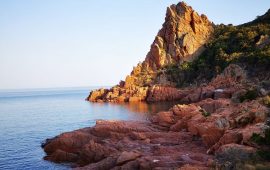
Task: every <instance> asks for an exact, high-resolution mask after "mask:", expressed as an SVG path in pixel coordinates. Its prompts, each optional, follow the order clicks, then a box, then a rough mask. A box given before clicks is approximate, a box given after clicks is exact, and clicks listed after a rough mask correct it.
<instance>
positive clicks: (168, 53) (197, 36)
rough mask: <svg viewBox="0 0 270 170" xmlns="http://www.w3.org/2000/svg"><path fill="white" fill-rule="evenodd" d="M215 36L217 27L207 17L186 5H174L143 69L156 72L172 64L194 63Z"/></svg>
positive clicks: (169, 9) (168, 12)
mask: <svg viewBox="0 0 270 170" xmlns="http://www.w3.org/2000/svg"><path fill="white" fill-rule="evenodd" d="M212 32H213V25H212V23H211V22H210V21H209V20H208V19H207V17H206V16H205V15H199V14H198V13H197V12H195V11H194V10H193V9H192V7H190V6H188V5H187V4H186V3H185V2H180V3H178V4H177V5H171V6H170V7H168V8H167V12H166V17H165V22H164V24H163V25H162V28H161V30H160V31H159V32H158V34H157V36H156V38H155V40H154V42H153V44H152V45H151V49H150V51H149V53H148V54H147V56H146V59H145V61H144V62H143V64H142V66H143V68H144V69H146V70H151V71H155V70H157V69H159V68H162V67H164V66H166V65H169V64H174V63H178V62H183V61H191V60H193V59H194V58H196V57H197V56H198V55H199V54H200V53H201V52H202V51H203V50H204V46H203V45H204V44H205V43H206V42H207V40H208V39H209V36H210V35H211V33H212Z"/></svg>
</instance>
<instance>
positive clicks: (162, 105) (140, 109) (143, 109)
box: [93, 102, 179, 116]
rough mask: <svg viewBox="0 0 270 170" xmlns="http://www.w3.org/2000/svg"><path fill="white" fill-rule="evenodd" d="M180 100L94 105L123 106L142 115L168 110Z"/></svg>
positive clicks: (100, 104)
mask: <svg viewBox="0 0 270 170" xmlns="http://www.w3.org/2000/svg"><path fill="white" fill-rule="evenodd" d="M178 103H179V102H155V103H146V102H130V103H94V104H93V105H98V106H105V105H111V106H121V107H123V108H125V109H126V110H128V111H129V112H133V113H138V114H139V115H142V116H149V115H154V114H156V113H157V112H160V111H167V110H169V109H170V108H171V107H173V106H174V105H176V104H178Z"/></svg>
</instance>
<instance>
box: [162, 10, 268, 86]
mask: <svg viewBox="0 0 270 170" xmlns="http://www.w3.org/2000/svg"><path fill="white" fill-rule="evenodd" d="M268 18H270V11H268V12H267V13H266V14H265V15H263V16H261V17H258V18H257V19H256V20H254V21H252V22H249V23H247V24H243V25H239V26H233V25H223V24H221V25H216V26H215V28H214V30H215V31H214V33H213V35H212V37H211V39H210V40H209V42H208V43H207V44H206V50H205V51H204V52H203V53H202V54H201V55H200V56H199V57H198V59H197V60H194V61H192V62H184V63H182V64H174V65H170V66H167V67H165V68H164V70H165V72H166V74H167V76H168V77H169V80H170V81H173V82H175V83H176V84H177V86H180V87H181V86H184V85H189V84H190V83H194V82H196V81H197V82H198V83H200V82H204V81H207V80H210V79H212V78H213V77H214V76H216V75H217V74H219V73H221V72H222V71H223V70H224V69H225V68H226V67H227V66H228V65H229V64H232V63H236V64H238V65H240V66H242V67H243V68H245V69H246V70H248V71H249V72H248V73H249V74H250V75H251V76H258V75H257V73H256V70H257V69H260V70H264V71H265V70H267V69H268V68H269V66H270V37H269V35H270V22H269V19H268ZM260 73H262V72H260ZM264 76H265V75H264ZM264 76H263V77H262V76H260V75H259V76H258V78H260V79H261V78H269V77H264ZM266 76H267V75H266ZM268 76H269V75H268Z"/></svg>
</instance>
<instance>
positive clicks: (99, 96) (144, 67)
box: [87, 2, 213, 102]
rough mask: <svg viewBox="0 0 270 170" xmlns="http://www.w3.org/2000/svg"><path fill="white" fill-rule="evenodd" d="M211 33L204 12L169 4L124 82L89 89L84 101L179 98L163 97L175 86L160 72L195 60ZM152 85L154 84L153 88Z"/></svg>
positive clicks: (179, 4)
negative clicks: (140, 59)
mask: <svg viewBox="0 0 270 170" xmlns="http://www.w3.org/2000/svg"><path fill="white" fill-rule="evenodd" d="M212 32H213V25H212V23H211V22H210V21H209V20H208V19H207V17H206V16H205V15H201V16H200V15H198V13H197V12H195V11H194V10H193V9H192V8H191V7H190V6H187V5H186V4H185V3H184V2H180V3H178V4H177V5H171V6H170V7H168V9H167V12H166V18H165V22H164V24H163V26H162V28H161V30H160V31H159V32H158V34H157V36H156V37H155V40H154V42H153V44H152V45H151V48H150V51H149V52H148V54H147V55H146V58H145V60H144V61H143V62H142V63H139V64H138V65H137V66H136V67H134V69H133V71H132V72H131V74H130V75H128V76H127V77H126V80H125V81H121V82H120V83H119V85H117V86H115V87H113V88H111V89H108V90H105V89H99V90H95V91H92V92H91V93H90V95H89V97H88V98H87V100H89V101H92V102H101V101H106V102H108V101H109V102H111V101H114V102H121V101H126V102H127V101H131V102H134V101H145V100H147V101H158V100H161V101H164V100H177V99H179V97H181V96H182V95H181V94H179V95H175V96H174V97H166V95H167V91H171V92H173V91H176V89H172V87H174V84H173V83H172V82H170V81H168V80H167V78H166V76H165V75H164V74H159V72H160V70H161V69H162V68H164V67H166V66H169V65H173V64H180V63H183V62H184V61H192V60H194V59H196V58H197V57H198V56H199V55H200V54H201V53H202V52H203V50H204V49H205V47H204V44H205V43H206V42H207V41H208V39H209V37H210V36H211V33H212ZM154 85H155V87H152V86H154ZM157 86H159V87H157ZM153 88H154V89H158V90H159V97H158V98H156V99H155V98H153V97H155V95H154V96H153V95H152V92H153ZM163 88H164V89H163ZM149 92H150V94H149ZM162 92H164V93H162ZM149 95H150V97H148V96H149Z"/></svg>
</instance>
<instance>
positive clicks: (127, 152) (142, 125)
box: [42, 2, 270, 170]
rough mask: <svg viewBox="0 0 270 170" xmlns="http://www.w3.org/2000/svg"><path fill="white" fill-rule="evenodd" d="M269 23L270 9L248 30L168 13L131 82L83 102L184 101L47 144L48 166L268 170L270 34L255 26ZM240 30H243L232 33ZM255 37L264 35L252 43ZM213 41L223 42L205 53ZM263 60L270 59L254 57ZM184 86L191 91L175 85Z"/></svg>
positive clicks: (183, 10)
mask: <svg viewBox="0 0 270 170" xmlns="http://www.w3.org/2000/svg"><path fill="white" fill-rule="evenodd" d="M269 18H270V11H268V13H266V14H265V15H263V16H261V17H258V18H257V20H254V21H253V22H250V23H247V24H246V26H247V27H245V28H244V26H239V27H233V26H228V27H225V26H224V25H222V26H220V27H216V26H215V25H214V24H213V23H211V22H210V21H209V20H208V19H207V17H206V16H205V15H198V14H197V13H196V12H195V11H194V10H193V9H192V8H191V7H190V6H187V5H186V4H185V3H184V2H180V3H178V4H177V5H172V6H170V7H168V9H167V13H166V18H165V22H164V24H163V26H162V29H161V30H160V31H159V32H158V35H157V36H156V38H155V40H154V42H153V44H152V45H151V48H150V51H149V53H148V54H147V56H146V59H145V60H144V61H143V62H142V63H139V64H138V65H137V66H136V67H134V69H133V71H132V72H131V74H130V75H128V76H127V77H126V80H125V81H121V82H120V83H119V84H118V85H116V86H114V87H112V88H111V89H98V90H94V91H92V92H91V93H90V95H89V96H88V98H87V100H88V101H90V102H161V101H177V102H178V103H181V104H176V105H175V106H173V107H172V108H170V109H169V110H168V111H163V112H158V113H157V114H155V115H153V116H151V117H150V118H149V120H148V121H105V120H98V121H97V122H96V125H95V126H94V127H88V128H84V129H79V130H76V131H73V132H67V133H63V134H61V135H59V136H56V137H55V138H52V139H47V140H46V141H45V143H44V144H43V145H42V147H43V148H44V151H45V152H46V154H47V155H46V156H45V157H44V159H45V160H49V161H53V162H57V163H62V162H69V163H73V165H74V167H75V168H77V169H89V170H92V169H93V170H96V169H100V170H106V169H114V170H125V169H128V170H132V169H134V170H136V169H142V170H144V169H145V170H148V169H155V170H162V169H164V170H165V169H166V170H167V169H172V170H174V169H181V170H197V169H199V170H200V169H202V170H203V169H226V170H227V169H256V168H257V169H258V168H259V169H267V168H268V169H269V167H270V164H269V162H266V161H265V160H267V159H270V158H269V157H270V156H269V153H270V147H269V145H270V130H269V125H270V119H269V113H270V110H269V107H270V96H269V95H270V76H269V64H270V60H269V62H268V60H267V58H266V57H267V55H268V53H266V52H265V51H267V50H265V51H264V48H268V46H269V44H270V40H269V36H268V35H262V33H261V32H263V31H264V33H265V32H266V33H269V34H270V29H268V28H270V27H269V25H266V26H264V27H263V26H262V25H259V26H258V27H257V25H255V26H254V24H257V23H258V22H259V23H261V24H265V23H266V24H268V22H269ZM269 24H270V23H269ZM250 25H251V26H250ZM248 26H250V27H248ZM224 28H226V29H228V30H225V29H224ZM237 29H239V30H241V31H243V30H244V31H243V32H240V33H239V32H236V33H234V32H233V31H235V30H237ZM242 29H243V30H242ZM217 30H218V31H217ZM224 30H225V33H224ZM245 30H249V31H250V30H252V31H250V33H249V32H248V35H247V39H251V40H245V41H244V42H242V39H243V38H242V37H244V34H245V33H246V32H245ZM254 30H259V31H257V32H259V33H260V35H257V37H256V36H253V35H255V33H254V32H256V31H254ZM226 31H228V32H226ZM223 33H224V35H223V36H220V35H221V34H223ZM230 34H231V35H232V37H233V38H235V37H238V38H239V37H240V38H239V39H237V41H236V40H235V41H232V42H234V44H233V47H234V46H237V45H239V44H240V45H242V44H244V47H243V49H244V48H245V47H246V46H248V45H250V46H251V47H252V50H253V51H250V50H251V48H248V49H247V50H246V51H245V50H243V49H241V50H242V51H237V50H238V49H234V50H235V51H233V50H231V49H227V48H228V47H230V48H233V47H231V44H229V43H230V42H231V41H228V38H229V37H230V36H229V35H230ZM212 37H215V38H217V39H218V40H219V41H215V40H212V41H211V42H212V44H211V43H210V45H209V44H208V46H206V43H207V42H208V41H210V39H211V38H212ZM224 37H225V38H224ZM250 37H251V38H250ZM222 38H224V39H222ZM241 38H242V39H241ZM233 40H234V39H233ZM240 40H241V41H240ZM238 41H239V43H238ZM235 42H237V43H238V44H237V43H235ZM215 43H216V44H215ZM248 43H250V44H248ZM213 44H214V45H213ZM211 45H212V46H211ZM210 47H211V48H212V49H211V50H209V49H208V51H206V53H203V52H204V51H205V50H207V48H210ZM222 48H224V49H226V50H227V51H229V52H230V53H229V52H228V54H227V53H226V52H227V51H226V50H223V49H222ZM269 49H270V47H269ZM215 50H217V51H215ZM231 51H233V52H231ZM268 51H270V50H268ZM255 52H256V53H255ZM257 53H258V55H260V56H259V57H261V56H264V57H265V58H263V57H261V58H262V59H261V58H256V57H257V56H254V54H256V55H257ZM201 54H203V55H202V56H200V55H201ZM207 55H208V57H209V56H210V58H207ZM212 55H214V57H215V58H211V56H212ZM249 55H250V56H249ZM269 55H270V54H269ZM246 56H248V57H246ZM198 57H203V58H202V60H196V59H198ZM212 57H213V56H212ZM237 57H239V58H238V59H239V60H236V59H235V58H237ZM241 57H242V58H241ZM252 57H253V58H252ZM250 58H252V60H251V59H250ZM254 58H255V59H254ZM199 59H200V58H199ZM209 60H211V61H209ZM212 60H213V61H212ZM229 60H230V61H229ZM247 60H251V61H247ZM195 61H196V63H195V64H194V63H192V62H195ZM215 62H216V63H215ZM267 62H268V65H267ZM209 63H210V65H209ZM250 63H251V64H253V65H251V64H250ZM254 63H255V64H254ZM192 64H194V65H195V66H194V65H192ZM191 67H194V68H196V69H191ZM201 67H203V69H204V71H205V70H206V71H205V72H204V73H201V74H200V73H197V74H195V75H196V76H194V77H192V76H191V74H190V72H189V71H190V70H191V71H194V70H197V71H198V70H201ZM222 67H224V68H222ZM179 70H180V71H179ZM209 70H210V71H213V72H209ZM209 75H211V76H209ZM209 77H210V78H209ZM188 79H190V80H191V81H188ZM191 82H192V83H191ZM184 83H186V84H188V85H187V86H181V88H179V85H183V84H184Z"/></svg>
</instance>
